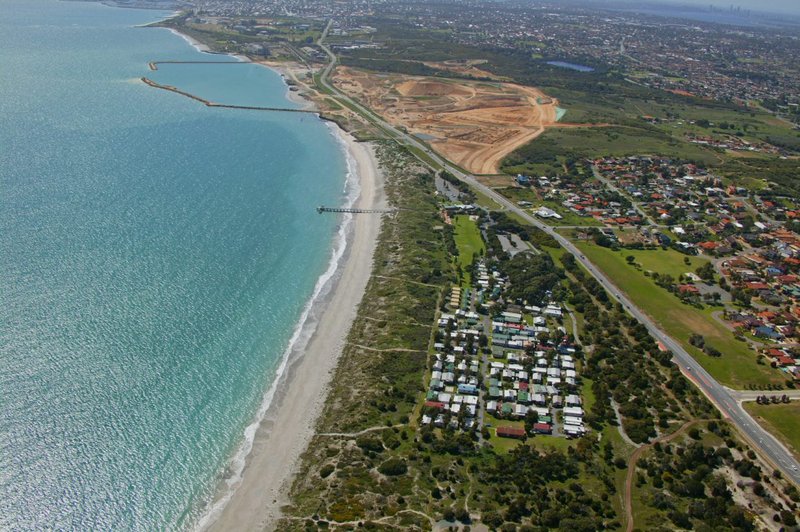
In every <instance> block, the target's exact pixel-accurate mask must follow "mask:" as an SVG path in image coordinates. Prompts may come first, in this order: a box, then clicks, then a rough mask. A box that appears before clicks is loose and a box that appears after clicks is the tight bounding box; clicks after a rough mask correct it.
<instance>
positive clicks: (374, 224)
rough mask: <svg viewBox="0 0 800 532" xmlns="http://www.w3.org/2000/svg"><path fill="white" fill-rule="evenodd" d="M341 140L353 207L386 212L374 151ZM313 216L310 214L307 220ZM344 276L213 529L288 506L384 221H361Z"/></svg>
mask: <svg viewBox="0 0 800 532" xmlns="http://www.w3.org/2000/svg"><path fill="white" fill-rule="evenodd" d="M337 131H338V132H339V133H340V134H341V135H343V136H344V138H345V139H346V142H347V146H348V150H349V151H350V153H351V154H352V155H353V157H354V159H355V161H356V164H357V171H358V179H359V184H360V188H361V192H360V196H359V198H358V199H357V200H356V203H355V205H354V207H358V208H365V209H366V208H383V207H385V205H384V203H385V199H384V194H383V181H382V177H381V174H380V172H379V170H378V164H377V161H376V158H375V154H374V152H373V150H372V147H371V146H369V145H365V144H362V143H358V142H356V141H355V140H354V139H353V138H352V137H351V136H350V135H349V134H346V133H344V132H342V131H341V130H337ZM310 216H313V214H310ZM352 223H353V232H352V234H351V235H350V240H349V241H348V248H347V251H346V252H345V256H344V258H343V262H342V263H341V265H340V268H341V271H340V274H339V275H340V277H339V278H338V281H337V282H336V284H335V286H334V288H333V291H332V293H331V294H330V295H329V296H328V298H327V301H325V302H324V303H323V304H324V305H326V307H325V311H324V313H323V314H322V318H321V320H320V322H319V324H318V326H317V329H316V331H315V332H314V334H313V336H312V337H311V340H310V342H309V344H308V346H307V348H306V349H305V351H304V352H303V353H302V356H301V357H299V359H298V360H297V361H296V362H295V363H294V365H293V366H291V367H290V368H289V371H288V374H287V377H286V379H285V381H284V382H283V383H282V384H281V385H280V387H279V389H278V391H277V393H276V396H275V399H274V400H273V403H272V405H270V408H269V410H268V412H267V415H266V416H265V418H264V421H263V422H262V423H261V426H260V427H259V429H258V431H257V433H256V437H255V441H254V442H253V448H252V451H251V452H250V455H249V456H248V457H247V461H246V465H245V469H244V472H243V475H242V479H241V482H240V484H239V485H238V486H237V487H236V490H235V491H234V492H233V495H232V496H231V498H230V501H228V503H227V504H226V505H225V506H224V508H223V509H222V511H221V513H220V515H219V516H218V517H217V518H216V519H215V520H213V521H212V522H211V523H210V525H209V526H208V527H207V529H208V530H214V531H227V530H248V531H249V530H264V529H271V528H273V526H274V523H275V521H276V520H277V519H278V518H279V517H280V508H281V506H283V505H285V504H288V503H289V489H290V487H291V482H292V481H293V479H294V474H295V472H296V470H297V467H298V466H299V462H300V456H301V454H302V453H303V452H304V451H305V449H306V447H307V445H308V443H309V442H310V440H311V438H312V436H313V435H314V430H315V426H316V420H317V418H318V416H319V414H320V412H321V411H322V409H323V406H324V402H325V398H326V397H327V389H328V385H329V383H330V379H331V377H332V374H333V371H334V369H335V368H336V365H337V363H338V359H339V356H340V355H341V353H342V349H343V347H344V345H345V342H346V337H347V334H348V332H349V330H350V326H351V324H352V323H353V320H354V319H355V317H356V312H357V308H358V304H359V303H360V301H361V298H362V297H363V295H364V292H365V290H366V286H367V282H368V281H369V278H370V275H371V273H372V257H373V252H374V251H375V247H376V245H377V241H378V234H379V231H380V216H379V215H356V216H355V217H354V218H353V222H352Z"/></svg>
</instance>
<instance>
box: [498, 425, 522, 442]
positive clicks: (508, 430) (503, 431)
mask: <svg viewBox="0 0 800 532" xmlns="http://www.w3.org/2000/svg"><path fill="white" fill-rule="evenodd" d="M497 436H498V437H500V438H516V439H518V440H521V439H522V438H524V437H525V429H518V428H516V427H497Z"/></svg>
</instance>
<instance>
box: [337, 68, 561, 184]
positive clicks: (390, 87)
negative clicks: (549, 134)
mask: <svg viewBox="0 0 800 532" xmlns="http://www.w3.org/2000/svg"><path fill="white" fill-rule="evenodd" d="M332 81H333V83H334V84H335V85H336V86H337V87H338V88H339V89H341V90H342V91H344V92H346V93H347V94H349V95H351V96H353V97H355V98H358V99H359V100H361V101H363V102H365V103H366V104H367V105H369V106H370V107H371V108H372V109H373V110H375V111H376V112H378V113H379V114H381V115H382V116H383V117H384V118H385V119H386V120H387V121H389V122H391V123H392V124H393V125H397V126H403V127H405V128H406V129H407V130H408V131H409V132H411V133H415V134H417V135H422V138H424V139H425V140H426V141H427V142H428V143H429V144H430V145H431V147H432V148H433V149H434V150H436V151H437V152H439V153H440V154H441V155H443V156H444V157H446V158H448V159H450V160H451V161H453V162H454V163H456V164H457V165H459V166H461V167H462V168H465V169H466V170H468V171H470V172H472V173H475V174H496V173H498V171H499V168H498V167H499V165H500V161H501V160H502V159H503V157H505V156H506V155H508V154H509V153H511V152H512V151H514V150H515V149H516V148H518V147H519V146H521V145H523V144H525V143H527V142H529V141H531V140H533V139H534V138H536V137H537V136H539V135H540V134H542V132H543V131H544V129H545V127H548V126H551V125H553V124H555V121H556V106H557V105H558V101H557V100H554V99H552V98H550V97H548V96H547V95H545V94H544V93H542V92H541V91H539V90H538V89H535V88H532V87H523V86H521V85H516V84H513V83H503V82H494V81H471V80H454V79H446V78H431V77H423V76H402V75H396V74H374V73H368V72H364V71H360V70H355V69H351V68H343V67H340V68H339V69H337V71H336V72H335V75H334V77H333V78H332Z"/></svg>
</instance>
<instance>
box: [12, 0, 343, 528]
mask: <svg viewBox="0 0 800 532" xmlns="http://www.w3.org/2000/svg"><path fill="white" fill-rule="evenodd" d="M165 15H166V14H165V13H158V12H154V11H137V10H127V9H115V8H110V7H105V6H102V5H99V4H92V3H77V2H58V1H55V0H0V529H3V530H9V529H44V528H48V529H94V530H111V529H114V530H163V529H184V528H188V527H191V526H192V525H194V524H195V523H196V521H197V519H198V518H199V516H200V514H201V513H202V511H203V507H204V505H205V504H207V502H208V500H209V499H210V498H211V497H212V496H213V494H214V492H215V490H216V489H217V487H218V485H219V483H220V479H221V478H223V477H225V476H226V475H230V474H231V471H230V469H231V468H230V460H231V457H232V456H234V455H235V454H236V452H237V450H238V449H239V448H240V446H241V445H242V442H243V435H244V432H245V428H246V427H247V426H248V425H249V424H250V423H252V422H253V419H254V416H255V415H256V413H257V412H258V410H259V409H260V407H261V406H262V404H263V400H264V396H265V393H266V392H267V390H268V389H269V386H270V383H271V382H272V381H273V380H274V376H275V374H276V372H277V371H278V368H279V366H280V362H281V359H282V355H283V354H284V352H285V350H286V348H287V345H289V343H290V340H291V339H292V338H293V334H295V333H296V331H295V327H296V325H297V323H298V320H299V318H300V317H301V315H303V313H304V307H305V306H306V304H307V302H308V301H309V299H310V298H311V296H312V294H314V293H315V290H316V289H317V288H318V287H317V283H318V280H319V279H320V276H321V275H322V274H323V273H325V272H326V271H328V270H329V267H330V264H331V256H332V253H333V252H334V248H335V246H336V245H337V244H336V242H337V241H338V238H339V236H340V235H339V232H340V228H339V227H338V224H339V223H340V221H339V220H337V219H336V218H334V217H328V216H320V215H317V214H316V212H315V211H314V208H315V207H316V206H317V205H319V204H342V203H344V202H346V201H347V198H346V193H345V180H346V175H347V168H348V166H347V161H346V158H345V155H344V153H343V151H342V149H341V146H340V145H339V144H338V142H337V140H336V139H335V137H334V136H333V134H332V132H331V130H330V129H329V127H327V125H325V124H324V123H323V122H321V121H320V120H319V119H317V118H316V117H315V116H314V115H303V114H294V113H262V112H257V111H239V110H230V109H209V108H207V107H205V106H203V105H201V104H199V103H197V102H195V101H192V100H190V99H188V98H185V97H182V96H180V95H177V94H173V93H170V92H167V91H163V90H158V89H154V88H150V87H147V86H146V85H144V84H143V83H141V82H140V81H138V78H140V77H141V76H148V77H151V78H152V79H154V80H156V81H158V82H162V83H167V84H172V85H176V86H178V87H180V88H182V89H185V90H189V91H190V92H195V93H197V94H199V95H200V96H203V97H206V98H208V99H211V100H215V101H219V102H223V103H231V104H244V105H262V106H289V105H293V104H290V103H289V102H288V101H286V100H285V98H284V95H285V92H286V87H285V85H283V83H282V81H281V79H280V77H279V76H278V75H277V74H275V73H273V72H271V71H269V70H267V69H265V68H262V67H259V66H255V65H236V66H226V65H222V66H218V65H162V67H161V68H160V70H159V71H158V72H150V71H149V69H148V68H147V63H148V61H152V60H190V61H191V60H207V59H209V58H213V59H225V58H222V57H220V56H209V55H208V54H201V53H199V52H197V51H196V50H194V49H193V48H192V47H191V46H189V45H188V44H187V43H186V42H185V41H184V40H183V39H181V38H180V37H178V36H176V35H173V34H171V33H170V32H168V31H166V30H163V29H145V28H137V27H135V26H136V25H139V24H144V23H148V22H152V21H153V20H157V19H159V18H163V16H165ZM228 60H233V59H230V58H229V59H228Z"/></svg>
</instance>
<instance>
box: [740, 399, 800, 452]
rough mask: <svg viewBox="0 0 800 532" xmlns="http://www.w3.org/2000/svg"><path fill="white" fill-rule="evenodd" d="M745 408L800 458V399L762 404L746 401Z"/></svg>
mask: <svg viewBox="0 0 800 532" xmlns="http://www.w3.org/2000/svg"><path fill="white" fill-rule="evenodd" d="M744 407H745V410H747V411H748V412H749V413H750V415H752V416H753V417H754V418H755V419H756V421H758V422H759V423H760V424H761V426H763V427H764V428H765V429H767V430H768V431H769V432H770V433H771V434H772V435H773V436H775V437H776V438H778V439H779V440H780V441H781V442H782V443H783V444H784V445H786V447H788V448H789V450H790V451H792V453H794V455H795V457H797V458H799V459H800V401H792V402H791V403H788V404H778V405H760V404H758V403H755V402H752V403H751V402H748V403H744Z"/></svg>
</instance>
